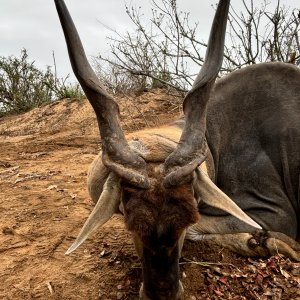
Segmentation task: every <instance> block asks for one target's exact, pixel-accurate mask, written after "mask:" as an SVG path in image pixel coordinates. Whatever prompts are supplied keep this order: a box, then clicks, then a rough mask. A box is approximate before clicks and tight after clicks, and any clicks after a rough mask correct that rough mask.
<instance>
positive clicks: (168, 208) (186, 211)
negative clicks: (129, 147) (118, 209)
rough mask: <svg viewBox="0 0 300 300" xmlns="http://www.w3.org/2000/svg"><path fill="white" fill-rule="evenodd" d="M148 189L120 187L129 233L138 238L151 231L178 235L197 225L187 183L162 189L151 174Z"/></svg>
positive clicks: (195, 212) (193, 204)
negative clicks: (122, 191) (122, 190)
mask: <svg viewBox="0 0 300 300" xmlns="http://www.w3.org/2000/svg"><path fill="white" fill-rule="evenodd" d="M155 176H156V177H154V176H153V177H152V176H151V177H152V179H153V180H152V187H151V189H149V190H140V189H136V188H131V187H124V197H123V198H124V199H123V202H124V209H125V223H126V226H127V228H128V229H129V230H130V231H135V232H137V233H138V234H140V235H141V236H147V235H151V234H153V233H154V232H155V233H156V234H158V235H164V234H167V233H169V232H172V233H176V232H181V231H182V230H183V229H185V228H186V227H188V226H189V225H191V224H193V223H195V222H197V219H198V211H197V206H196V203H195V200H194V197H193V192H192V189H191V186H190V185H189V184H186V185H181V186H178V187H174V188H170V189H166V188H164V187H163V185H162V177H161V176H160V174H155Z"/></svg>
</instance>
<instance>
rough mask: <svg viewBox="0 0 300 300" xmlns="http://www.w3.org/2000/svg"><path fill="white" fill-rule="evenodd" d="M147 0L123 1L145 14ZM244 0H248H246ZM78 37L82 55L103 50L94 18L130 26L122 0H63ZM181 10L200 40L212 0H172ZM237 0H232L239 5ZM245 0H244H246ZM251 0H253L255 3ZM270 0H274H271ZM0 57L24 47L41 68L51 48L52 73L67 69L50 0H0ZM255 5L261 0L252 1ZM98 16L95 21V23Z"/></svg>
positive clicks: (290, 0)
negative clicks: (195, 25)
mask: <svg viewBox="0 0 300 300" xmlns="http://www.w3.org/2000/svg"><path fill="white" fill-rule="evenodd" d="M149 1H150V0H130V1H126V3H130V4H132V5H136V6H137V7H139V6H141V7H142V9H143V11H145V13H146V15H147V14H148V15H150V5H149ZM248 1H249V0H248ZM65 2H66V4H67V6H68V7H69V10H70V12H71V15H72V17H73V20H74V22H75V24H76V26H77V29H78V31H79V33H80V36H81V38H82V41H83V44H84V47H85V49H86V53H87V55H88V57H92V56H96V55H97V54H98V53H100V52H101V54H102V55H104V56H105V55H108V54H109V53H108V50H109V47H108V40H107V39H106V37H107V36H110V35H111V32H110V31H109V30H108V29H106V28H105V27H103V26H102V25H101V23H100V22H102V23H104V24H106V25H107V26H109V27H111V28H114V29H116V30H117V31H118V32H125V31H130V30H131V28H133V26H132V24H131V22H130V20H129V18H128V16H127V15H126V12H125V1H124V0H83V1H82V0H65ZM177 2H178V6H179V8H180V9H181V10H183V11H187V12H191V20H192V21H199V29H200V30H199V35H200V37H199V38H200V39H201V40H206V39H207V36H208V34H209V27H210V24H211V21H212V18H213V12H214V10H213V8H212V4H215V3H216V2H217V1H216V0H177ZM241 2H242V1H241V0H232V1H231V3H232V5H233V6H234V7H235V8H237V9H240V8H241ZM246 2H247V0H246ZM256 2H257V3H256ZM271 2H272V3H274V4H276V3H277V1H275V0H272V1H271ZM0 3H1V6H0V56H8V55H16V56H19V55H20V50H21V49H22V48H26V49H27V50H28V54H29V58H30V59H32V60H35V62H36V65H37V66H39V67H41V68H44V67H45V66H47V65H53V59H52V52H53V51H54V52H55V57H56V62H57V68H58V73H59V75H60V76H66V75H67V74H68V73H71V72H72V71H71V67H70V64H69V60H68V56H67V51H66V46H65V41H64V38H63V34H62V30H61V27H60V24H59V20H58V17H57V14H56V10H55V5H54V1H53V0H26V1H25V0H0ZM254 3H255V4H257V5H258V4H259V3H261V0H255V1H254ZM282 3H284V4H285V5H286V6H290V7H291V8H300V7H299V6H300V3H299V0H282ZM99 21H100V22H99Z"/></svg>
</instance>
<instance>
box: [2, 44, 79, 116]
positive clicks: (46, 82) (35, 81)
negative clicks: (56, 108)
mask: <svg viewBox="0 0 300 300" xmlns="http://www.w3.org/2000/svg"><path fill="white" fill-rule="evenodd" d="M55 69H56V67H55ZM67 78H68V77H66V78H62V79H58V78H57V76H56V71H55V73H53V72H52V70H51V68H50V67H48V68H47V69H46V71H41V70H39V69H38V68H37V67H36V66H35V65H34V61H29V59H28V54H27V51H26V50H25V49H23V50H22V51H21V55H20V57H15V56H9V57H0V116H2V115H5V114H7V113H12V112H13V113H20V112H25V111H28V110H30V109H32V108H34V107H38V106H40V105H42V104H44V103H47V102H50V101H52V100H57V99H63V98H79V99H81V98H82V97H83V92H82V90H81V88H80V87H79V85H78V84H71V83H68V82H67Z"/></svg>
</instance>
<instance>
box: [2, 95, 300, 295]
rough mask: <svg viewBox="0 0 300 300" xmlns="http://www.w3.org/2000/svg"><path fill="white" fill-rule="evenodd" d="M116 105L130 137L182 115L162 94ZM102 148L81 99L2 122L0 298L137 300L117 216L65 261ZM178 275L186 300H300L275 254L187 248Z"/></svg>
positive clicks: (134, 263)
mask: <svg viewBox="0 0 300 300" xmlns="http://www.w3.org/2000/svg"><path fill="white" fill-rule="evenodd" d="M177 101H178V99H176V102H177ZM119 103H120V106H121V113H122V123H123V127H124V130H126V131H127V132H131V131H134V130H137V129H141V128H143V127H146V126H156V125H159V124H162V123H165V122H168V121H170V120H172V119H174V118H175V117H176V116H177V115H178V113H179V108H178V105H177V104H176V103H174V97H172V96H166V95H165V94H164V93H163V92H162V91H161V90H156V91H152V92H148V93H145V94H143V95H141V96H139V97H121V98H120V99H119ZM100 147H101V146H100V139H99V137H98V129H97V125H96V121H95V117H94V114H93V112H92V110H91V108H90V106H89V104H88V103H87V101H75V100H63V101H59V102H54V103H52V104H50V105H47V106H44V107H41V108H37V109H34V110H32V111H31V112H28V113H26V114H22V115H18V116H9V117H5V118H2V119H0V150H1V151H0V215H1V219H0V220H1V221H0V299H11V300H18V299H79V300H81V299H82V300H83V299H84V300H87V299H104V300H108V299H111V300H113V299H138V291H139V286H140V283H141V268H140V264H139V261H138V258H137V256H136V254H135V251H134V247H133V245H132V242H131V239H130V233H129V232H127V231H126V229H125V228H124V225H123V221H122V217H121V216H115V217H114V218H113V219H111V220H110V221H109V222H108V223H107V224H106V225H105V226H104V227H103V228H101V229H100V230H98V231H97V233H95V234H94V235H93V237H92V238H90V239H89V240H88V241H87V242H85V243H84V244H83V246H81V247H80V248H79V249H78V250H77V251H76V252H75V253H73V254H71V255H69V256H65V255H64V252H65V251H66V250H67V248H68V247H69V246H70V245H71V244H72V242H73V241H74V239H75V237H76V235H77V233H78V232H79V230H80V228H81V226H82V224H83V223H84V221H85V219H86V218H87V216H88V215H89V213H90V211H91V210H92V208H93V204H92V202H91V201H90V199H89V196H88V193H87V189H86V175H87V169H88V166H89V164H90V163H91V162H92V160H93V158H94V157H95V155H96V154H97V153H98V151H99V149H100ZM181 272H182V281H183V284H184V286H185V291H186V293H185V295H186V299H188V300H195V299H300V292H299V287H300V265H299V264H296V263H292V262H290V261H289V260H288V259H286V258H284V257H282V256H279V255H278V256H275V257H272V258H269V259H266V260H260V259H257V260H255V259H249V258H242V257H239V256H237V255H236V254H233V253H231V252H229V251H227V250H226V249H223V248H221V247H217V246H215V245H211V244H200V243H186V244H185V247H184V252H183V258H182V262H181Z"/></svg>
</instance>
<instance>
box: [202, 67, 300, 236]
mask: <svg viewBox="0 0 300 300" xmlns="http://www.w3.org/2000/svg"><path fill="white" fill-rule="evenodd" d="M206 137H207V141H208V145H209V149H210V152H211V154H212V158H213V166H214V180H215V183H216V184H217V185H218V187H219V188H221V189H222V190H223V191H224V192H225V193H226V194H227V195H228V196H229V197H230V198H231V199H233V200H234V201H235V202H236V203H237V204H238V206H239V207H241V208H242V209H243V210H244V211H245V212H246V213H247V214H248V215H249V216H250V217H252V218H253V219H254V220H255V221H257V222H258V223H259V224H260V225H261V226H262V227H263V228H264V229H265V230H271V231H278V232H282V233H284V234H286V235H288V236H290V237H292V238H296V237H297V233H298V232H299V225H298V224H299V221H300V214H299V209H300V207H299V205H300V186H299V182H300V70H299V68H298V67H296V66H294V65H291V64H284V63H264V64H259V65H253V66H249V67H246V68H244V69H242V70H239V71H236V72H233V73H231V74H230V75H228V76H225V77H224V78H223V79H221V80H219V81H218V82H217V83H216V85H215V88H214V90H213V92H212V96H211V99H210V101H209V105H208V114H207V132H206ZM201 212H202V213H204V214H208V215H215V216H218V215H219V216H220V215H222V214H224V212H221V211H216V210H215V209H209V208H201ZM241 226H242V228H244V226H245V225H244V224H241ZM233 230H234V231H235V230H239V231H240V230H241V228H238V229H233V228H230V231H231V232H232V231H233Z"/></svg>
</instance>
